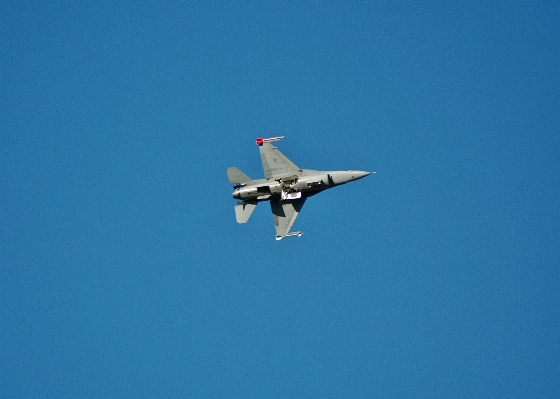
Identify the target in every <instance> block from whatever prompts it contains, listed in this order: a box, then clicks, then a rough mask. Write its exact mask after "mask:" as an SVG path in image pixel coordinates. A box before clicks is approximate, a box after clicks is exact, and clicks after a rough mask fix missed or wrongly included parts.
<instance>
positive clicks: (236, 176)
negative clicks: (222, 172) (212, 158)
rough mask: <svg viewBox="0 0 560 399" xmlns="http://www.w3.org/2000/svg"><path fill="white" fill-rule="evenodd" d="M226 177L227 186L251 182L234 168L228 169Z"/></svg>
mask: <svg viewBox="0 0 560 399" xmlns="http://www.w3.org/2000/svg"><path fill="white" fill-rule="evenodd" d="M227 175H228V178H229V184H243V183H247V182H248V181H251V180H253V179H251V178H250V177H249V176H247V175H246V174H245V173H243V172H242V171H240V170H239V169H238V168H236V167H235V166H232V167H231V168H228V170H227Z"/></svg>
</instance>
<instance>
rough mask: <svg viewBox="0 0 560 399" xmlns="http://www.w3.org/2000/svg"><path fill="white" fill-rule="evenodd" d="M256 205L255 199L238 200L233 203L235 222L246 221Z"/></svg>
mask: <svg viewBox="0 0 560 399" xmlns="http://www.w3.org/2000/svg"><path fill="white" fill-rule="evenodd" d="M256 207H257V202H256V201H239V202H238V203H237V205H235V219H237V223H247V222H248V221H249V218H250V217H251V215H252V214H253V211H254V210H255V208H256Z"/></svg>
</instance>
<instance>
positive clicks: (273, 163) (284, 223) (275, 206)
mask: <svg viewBox="0 0 560 399" xmlns="http://www.w3.org/2000/svg"><path fill="white" fill-rule="evenodd" d="M283 138H284V136H280V137H271V138H268V139H263V138H258V139H257V140H256V141H257V145H258V146H259V151H260V153H261V160H262V165H263V169H264V177H265V178H264V179H260V180H253V179H251V178H250V177H249V176H247V175H246V174H245V173H243V172H242V171H241V170H239V169H238V168H236V167H235V166H232V167H231V168H228V170H227V175H228V178H229V183H230V184H233V185H234V189H233V198H235V199H237V200H240V201H238V202H237V204H236V205H235V217H236V219H237V222H238V223H247V221H248V220H249V217H251V214H252V213H253V211H254V210H255V208H256V206H257V204H258V203H259V202H262V201H270V208H271V209H272V216H273V217H274V225H275V226H276V240H281V239H282V238H284V237H289V236H296V235H297V236H298V237H301V235H302V232H301V231H297V232H290V229H291V228H292V225H293V224H294V222H295V220H296V217H297V215H298V214H299V212H300V211H301V208H302V207H303V204H304V203H305V200H306V199H307V198H308V197H311V196H312V195H315V194H318V193H320V192H321V191H323V190H326V189H329V188H332V187H335V186H340V185H341V184H345V183H348V182H351V181H354V180H358V179H361V178H362V177H366V176H367V175H369V174H370V173H371V172H363V171H361V170H337V171H318V170H310V169H300V168H299V167H298V166H296V165H295V164H294V163H293V162H292V161H290V160H289V159H288V158H287V157H286V156H285V155H284V154H282V153H281V152H280V151H279V150H278V149H277V148H276V147H274V146H273V145H272V144H270V143H271V142H273V141H278V140H281V139H283Z"/></svg>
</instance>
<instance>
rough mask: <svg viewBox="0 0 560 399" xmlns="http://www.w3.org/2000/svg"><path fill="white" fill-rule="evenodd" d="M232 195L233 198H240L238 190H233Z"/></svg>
mask: <svg viewBox="0 0 560 399" xmlns="http://www.w3.org/2000/svg"><path fill="white" fill-rule="evenodd" d="M232 195H233V198H235V199H241V197H240V195H239V190H235V191H234V192H233V194H232Z"/></svg>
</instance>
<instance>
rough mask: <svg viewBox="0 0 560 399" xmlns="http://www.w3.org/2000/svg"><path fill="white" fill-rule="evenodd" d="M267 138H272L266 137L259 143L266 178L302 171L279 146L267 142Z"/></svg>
mask: <svg viewBox="0 0 560 399" xmlns="http://www.w3.org/2000/svg"><path fill="white" fill-rule="evenodd" d="M261 140H262V139H261ZM266 140H270V139H264V141H265V142H263V143H262V145H259V151H260V153H261V160H262V165H263V170H264V177H265V178H266V179H269V178H271V177H273V178H277V177H286V176H289V175H293V174H295V172H301V169H300V168H298V167H297V166H296V165H295V164H294V163H293V162H292V161H290V160H289V159H288V158H287V157H286V156H285V155H284V154H282V153H281V152H280V151H279V150H278V148H276V147H274V146H273V145H272V144H270V143H269V142H266Z"/></svg>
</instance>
